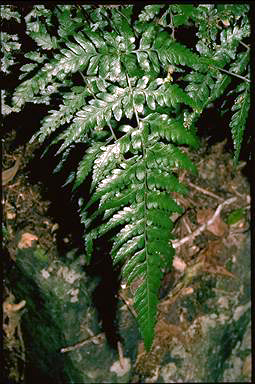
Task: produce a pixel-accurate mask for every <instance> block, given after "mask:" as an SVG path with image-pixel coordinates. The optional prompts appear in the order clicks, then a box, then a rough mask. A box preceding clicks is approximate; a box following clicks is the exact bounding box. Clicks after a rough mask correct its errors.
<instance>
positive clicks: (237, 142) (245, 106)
mask: <svg viewBox="0 0 255 384" xmlns="http://www.w3.org/2000/svg"><path fill="white" fill-rule="evenodd" d="M237 92H239V93H240V95H239V96H238V97H237V98H236V100H235V103H234V105H233V107H232V108H231V109H232V111H236V112H235V113H234V114H233V116H232V118H231V121H230V124H229V125H230V127H231V133H232V137H233V142H234V148H235V157H234V160H235V163H237V161H238V159H239V154H240V149H241V144H242V141H243V135H244V129H245V125H246V121H247V117H248V113H249V109H250V88H249V84H247V83H242V84H240V86H239V87H238V89H237Z"/></svg>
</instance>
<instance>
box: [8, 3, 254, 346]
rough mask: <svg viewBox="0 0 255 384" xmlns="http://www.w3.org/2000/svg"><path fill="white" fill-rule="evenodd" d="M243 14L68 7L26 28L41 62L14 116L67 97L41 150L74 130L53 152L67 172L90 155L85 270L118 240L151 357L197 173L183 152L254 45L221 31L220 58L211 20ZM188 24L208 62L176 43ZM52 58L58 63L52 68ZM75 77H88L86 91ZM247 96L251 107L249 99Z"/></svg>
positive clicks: (44, 132)
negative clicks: (74, 158)
mask: <svg viewBox="0 0 255 384" xmlns="http://www.w3.org/2000/svg"><path fill="white" fill-rule="evenodd" d="M219 7H220V6H219ZM239 7H241V8H242V7H244V8H242V9H241V10H240V9H239V8H238V9H237V8H234V6H232V8H231V7H228V5H226V6H223V8H222V9H221V10H220V9H219V11H218V13H217V15H218V18H215V12H214V9H215V8H214V6H210V7H209V6H208V7H207V6H202V5H199V6H193V5H149V6H146V7H145V8H144V9H143V10H142V11H141V12H140V13H139V15H138V17H137V19H135V16H133V8H134V7H133V6H131V5H128V6H124V7H120V6H117V7H114V6H97V7H96V6H90V5H80V6H72V5H59V6H56V8H55V9H54V10H53V11H50V10H49V9H47V8H45V7H44V6H42V5H37V6H34V7H33V10H32V11H31V12H30V13H29V15H27V16H26V23H27V33H28V35H29V36H30V37H31V38H32V39H34V40H35V42H36V43H37V45H38V46H39V47H40V49H41V50H42V51H43V53H42V55H40V54H39V53H38V51H34V52H29V53H27V54H26V57H27V58H28V59H30V60H33V61H34V62H35V63H33V64H31V65H30V66H29V65H28V64H26V65H24V66H23V67H22V71H23V72H25V73H23V74H22V75H21V77H20V78H22V79H23V78H24V77H25V78H26V76H27V75H29V74H30V71H35V69H36V72H35V73H34V74H33V76H32V77H30V78H28V79H27V80H23V82H22V83H21V84H20V85H19V86H18V87H17V89H16V90H15V92H14V95H13V107H12V110H13V111H19V110H20V109H21V108H22V106H23V105H24V104H25V103H27V102H33V103H45V104H49V103H50V100H51V97H52V96H54V94H55V93H57V92H58V94H59V95H62V100H63V101H62V102H61V103H60V105H59V107H58V109H56V110H51V111H50V113H49V114H48V116H46V117H45V118H44V120H43V122H42V126H41V128H40V130H39V131H38V132H37V133H36V134H35V135H34V136H33V140H35V139H37V140H39V141H40V142H42V141H43V140H44V139H45V138H47V137H48V136H49V135H51V134H52V133H54V132H55V131H56V130H57V129H59V127H61V126H63V127H64V129H62V132H61V133H60V134H59V135H58V136H57V137H56V138H55V139H54V140H53V141H52V144H53V143H54V144H58V143H59V149H58V153H59V154H62V160H61V163H60V165H59V167H58V168H61V167H63V165H64V163H65V161H68V155H69V152H70V148H72V146H73V145H75V144H76V143H77V142H82V143H86V145H87V146H88V149H87V150H86V152H85V154H84V157H83V158H82V160H81V162H80V163H79V166H78V169H77V170H76V171H74V172H73V173H72V174H71V175H70V177H69V178H68V180H67V182H73V188H74V190H75V189H77V188H78V187H80V186H81V185H82V184H83V183H84V182H85V180H86V179H87V177H88V176H89V180H90V179H91V186H90V199H89V201H82V199H80V200H79V201H80V202H81V203H80V214H81V220H82V222H83V223H84V225H85V235H84V237H85V244H86V260H87V262H88V263H89V261H90V259H91V256H92V254H93V242H94V240H95V239H97V238H98V237H100V236H103V235H104V234H106V233H107V232H109V231H110V233H111V234H113V235H112V239H111V241H112V248H111V256H112V259H113V262H114V264H117V263H121V265H122V276H123V279H125V280H126V281H127V283H128V284H130V283H132V282H133V281H134V280H137V281H138V282H139V285H138V288H137V289H136V292H135V297H134V307H135V310H136V312H137V318H138V322H139V325H140V329H141V333H142V336H143V339H144V343H145V347H146V349H149V348H150V347H151V345H152V342H153V337H154V326H155V322H156V315H157V302H158V290H159V286H160V281H161V277H162V275H163V273H164V272H165V271H166V270H168V269H170V268H171V264H172V259H173V256H174V248H173V247H172V245H171V239H172V236H171V231H172V229H173V221H172V220H171V217H172V214H173V213H174V212H178V213H181V212H182V208H181V207H180V206H179V205H178V204H177V202H176V199H175V198H174V197H173V196H176V195H174V194H173V193H175V194H176V193H180V194H185V193H187V190H186V188H185V187H184V186H183V185H182V184H181V183H179V181H178V176H177V175H178V170H179V169H186V170H188V171H192V172H194V171H195V167H194V165H193V164H192V162H191V161H190V159H189V158H188V156H187V155H186V154H185V153H184V152H182V146H184V145H186V146H190V147H191V148H197V146H198V145H199V141H198V139H197V137H196V132H195V131H196V130H195V125H194V124H195V121H196V119H197V118H198V117H199V115H200V114H201V112H202V111H203V109H204V108H206V107H207V106H208V104H209V103H211V102H212V101H214V100H215V99H216V98H218V97H220V96H221V95H222V94H223V93H224V91H225V90H226V89H227V87H228V85H229V83H230V78H229V75H227V74H226V73H224V72H223V73H222V69H223V67H224V65H225V64H226V63H227V64H228V63H229V62H230V61H231V55H232V58H233V55H235V53H234V52H235V51H236V48H237V46H238V44H239V42H240V40H241V39H242V38H243V37H245V36H246V35H247V33H248V32H247V29H246V30H245V32H242V33H241V32H240V33H239V34H237V35H235V34H234V33H232V34H231V33H229V34H228V39H227V38H226V34H225V31H223V34H222V36H221V40H222V46H223V48H222V49H221V50H218V51H217V54H215V51H214V50H213V49H212V48H211V47H212V45H211V41H212V40H213V39H214V36H216V34H215V35H213V32H212V31H213V28H214V27H215V25H214V24H212V26H211V28H212V31H211V30H209V32H210V33H211V35H210V33H209V32H208V29H206V28H205V22H204V20H205V19H206V18H208V20H211V21H212V23H216V22H218V21H219V19H222V20H225V19H226V18H227V17H228V18H231V17H235V14H236V13H237V14H238V12H239V14H240V12H243V13H245V12H247V9H246V8H245V6H239ZM239 14H238V15H239ZM52 15H54V17H55V21H56V20H57V22H58V29H57V38H56V37H55V36H52V35H51V33H52V34H53V32H52V30H51V28H52V21H51V16H52ZM219 15H220V16H219ZM239 17H240V16H239ZM42 19H43V20H44V24H43V25H42V23H43V22H42ZM169 19H170V20H171V23H170V24H169V21H168V20H169ZM188 22H189V23H190V22H196V23H197V25H198V32H197V36H198V43H197V51H198V53H194V52H193V51H192V50H191V49H188V48H187V47H185V45H183V44H181V43H179V42H177V41H176V39H175V36H174V32H175V29H176V28H178V27H179V26H181V25H185V24H187V23H188ZM244 22H245V21H244ZM246 24H247V20H246ZM169 28H170V29H171V31H172V32H171V33H170V32H169ZM214 31H215V30H214ZM54 33H56V31H55V32H54ZM208 33H209V35H208V36H207V34H208ZM214 33H215V32H214ZM245 34H246V35H245ZM229 36H230V37H229ZM215 39H216V37H215ZM231 39H232V40H231ZM224 44H225V45H224ZM230 45H231V46H230ZM230 49H231V52H232V53H231V55H230V54H229V56H228V53H229V52H230ZM51 50H52V51H53V53H54V54H53V56H51V57H48V56H47V55H48V51H51ZM240 60H242V66H241V64H240V66H239V68H235V69H233V72H234V71H236V73H237V72H238V71H239V74H240V75H241V74H242V73H243V74H244V75H245V74H246V71H247V70H248V69H247V68H248V62H247V60H246V61H245V63H244V60H243V58H241V57H240ZM223 71H224V69H223ZM182 72H185V73H184V76H183V77H181V76H182ZM225 72H226V71H225ZM73 74H78V76H79V77H80V82H79V84H77V81H76V84H75V82H74V80H73V78H72V76H73ZM175 74H177V77H176V79H177V81H174V76H175ZM180 75H181V76H180ZM239 77H240V76H239ZM241 77H242V78H243V79H245V80H247V78H245V77H244V76H241ZM185 87H186V88H185ZM67 88H68V89H69V91H68V92H67V91H66V89H67ZM239 88H240V89H239V92H243V91H244V98H245V97H246V99H245V100H247V97H248V88H247V87H246V88H245V87H244V86H240V87H239ZM244 88H245V89H244ZM245 95H246V96H245ZM242 101H243V99H242V97H241V96H240V97H239V99H238V103H237V104H238V105H236V107H235V109H239V110H240V109H241V111H242V112H241V117H240V113H238V112H236V114H235V115H234V116H233V119H232V122H231V124H232V125H231V126H232V130H233V133H234V137H238V144H237V145H239V144H240V141H241V138H242V132H241V133H240V131H238V130H237V128H236V127H237V124H238V122H239V121H240V118H242V124H244V123H245V119H246V117H247V110H248V109H247V108H248V106H247V105H246V104H245V106H244V107H243V109H242V105H243V104H242ZM246 103H247V102H246ZM239 110H238V111H239ZM238 135H239V136H238ZM237 150H240V146H238V147H237ZM98 219H99V220H98ZM98 223H99V224H98Z"/></svg>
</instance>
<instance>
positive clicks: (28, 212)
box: [2, 131, 251, 383]
mask: <svg viewBox="0 0 255 384" xmlns="http://www.w3.org/2000/svg"><path fill="white" fill-rule="evenodd" d="M14 137H15V131H13V132H11V133H9V134H8V135H7V137H6V138H5V143H4V146H3V158H2V161H3V166H2V169H3V171H2V181H3V184H5V185H3V191H2V205H3V224H2V232H3V247H4V274H6V275H5V276H4V301H3V314H4V320H3V321H4V323H3V329H4V351H5V352H6V358H5V370H6V372H7V373H6V374H7V376H8V377H9V379H11V380H13V381H14V382H17V383H18V382H22V381H23V380H24V369H25V368H24V367H25V365H26V344H25V343H24V340H23V335H22V325H21V319H22V314H23V312H24V310H25V308H26V300H25V298H23V300H20V301H18V300H17V298H16V297H15V295H14V294H13V291H12V286H10V283H9V281H8V273H9V271H10V269H11V268H13V266H15V262H16V253H17V249H25V248H30V247H32V246H33V247H38V248H41V249H44V250H45V252H47V254H49V255H50V261H52V260H56V259H58V257H59V250H58V245H57V234H58V231H59V229H61V228H60V226H61V224H60V223H58V222H57V221H56V218H54V217H52V216H51V215H49V210H48V208H49V206H50V204H51V203H52V202H51V201H47V200H45V199H44V197H43V194H42V189H43V188H44V186H43V185H40V184H38V183H36V184H34V183H31V182H30V178H29V172H30V164H31V163H32V162H33V157H34V151H35V149H36V145H35V144H33V145H27V146H26V148H25V150H24V148H22V147H18V148H15V150H14V151H13V152H12V153H10V148H11V143H12V141H13V139H14ZM225 144H226V142H225V141H224V142H221V143H217V144H215V145H213V146H211V147H210V148H209V147H208V146H207V144H206V141H204V145H202V149H201V150H200V151H198V152H197V153H189V156H190V157H191V159H192V160H193V162H194V163H195V165H196V167H197V170H198V175H190V174H188V173H187V172H186V171H182V172H180V173H179V178H180V180H181V181H182V182H183V183H184V184H185V185H186V186H187V187H188V189H189V195H188V196H186V197H181V196H180V195H176V196H175V198H176V200H177V202H179V203H180V204H181V205H182V206H183V207H184V208H185V212H184V214H183V215H179V216H178V215H176V216H175V217H173V220H174V221H175V223H176V225H175V230H174V235H175V236H176V240H174V241H173V244H174V247H175V249H176V256H175V258H174V262H173V268H172V271H171V272H167V273H166V274H165V276H164V279H163V281H162V284H161V289H160V304H159V314H158V321H157V325H156V336H155V341H154V344H153V347H152V350H151V352H150V354H149V355H148V354H146V353H145V352H144V349H143V343H142V342H141V341H140V342H139V341H137V345H138V347H137V348H138V349H137V355H136V361H135V362H134V364H133V370H132V372H133V373H132V377H130V378H129V380H130V382H139V380H140V382H142V380H145V382H159V381H158V380H159V377H161V380H167V379H166V376H167V375H168V376H167V377H168V379H169V380H170V382H171V380H177V379H178V378H176V377H175V376H174V375H177V374H176V372H175V368H176V366H175V362H174V361H172V360H171V361H170V360H169V361H168V371H166V368H164V369H163V368H162V366H163V360H164V359H165V354H166V352H167V351H168V352H169V348H170V346H171V345H172V343H173V339H174V340H176V339H177V340H178V341H179V342H181V343H182V345H186V344H188V343H191V342H192V340H191V339H192V336H191V334H190V333H189V332H190V325H191V324H193V325H194V322H196V321H197V319H198V318H201V316H202V315H203V314H204V313H205V312H204V311H205V309H204V308H205V307H204V306H205V304H206V305H207V304H208V303H207V299H208V297H209V296H206V294H207V293H206V292H207V291H208V289H209V288H208V286H206V285H205V284H204V286H203V282H204V280H203V279H201V276H206V278H207V280H206V281H207V283H208V282H209V281H210V278H211V277H213V278H214V279H225V280H226V281H232V280H233V281H234V280H235V279H237V276H236V274H235V268H234V265H235V263H237V257H236V256H235V255H236V253H237V252H238V251H239V250H240V249H242V247H243V243H244V241H245V239H246V236H247V233H248V232H249V230H250V185H249V182H248V180H247V178H246V177H245V176H244V174H243V169H244V168H245V167H246V164H245V163H244V162H241V163H240V164H239V165H238V166H237V168H236V169H234V166H233V158H232V155H231V154H230V153H228V152H226V151H225V149H224V146H225ZM184 150H185V151H186V150H187V149H185V148H184ZM17 159H20V162H18V163H16V168H12V167H13V166H15V161H16V160H17ZM42 163H43V159H42ZM6 170H7V171H9V173H7V172H6ZM72 236H73V234H72V233H70V234H68V235H67V236H65V237H64V238H63V239H62V240H63V242H64V243H66V244H68V243H71V242H72ZM230 284H231V283H230ZM134 288H135V283H134V284H133V285H132V286H131V287H130V289H128V288H126V287H125V286H122V288H121V289H120V292H119V298H120V301H122V305H124V306H125V307H126V308H127V310H130V311H132V303H133V301H132V292H133V290H134ZM216 289H217V287H216V286H215V285H214V286H213V287H211V288H210V289H209V290H210V292H211V291H212V290H216ZM206 290H207V291H206ZM194 297H195V299H196V300H195V299H194ZM192 298H193V299H192ZM209 299H210V297H209ZM183 303H184V304H185V303H186V305H184V304H183ZM187 303H188V304H189V305H188V304H187ZM219 304H220V303H219ZM221 304H222V305H223V306H224V302H223V299H222V303H221ZM194 306H195V307H196V308H194ZM133 315H134V316H135V313H133ZM200 325H201V324H200ZM102 331H103V330H102ZM193 331H194V329H193ZM172 347H173V346H172ZM77 348H78V347H77ZM122 353H124V355H125V350H124V352H123V351H122V350H121V347H120V349H119V355H120V360H121V359H123V356H121V355H122ZM246 357H247V356H246ZM246 357H245V358H246ZM245 358H244V360H243V361H242V366H241V368H240V369H241V371H242V374H243V377H244V378H245V377H246V378H247V379H249V378H250V375H251V366H250V365H249V364H250V363H249V362H250V360H247V359H246V360H245ZM248 358H250V357H249V356H248ZM171 364H172V365H171ZM177 366H178V364H177ZM170 368H171V369H172V370H173V372H172V373H171V372H170V371H169V370H170ZM171 374H172V375H173V376H171ZM160 375H161V376H160ZM164 375H165V376H164ZM162 377H163V379H162ZM173 377H175V379H174V378H173ZM194 377H195V376H193V378H194ZM186 379H187V380H188V378H187V377H186ZM164 382H167V381H164ZM172 382H174V381H172Z"/></svg>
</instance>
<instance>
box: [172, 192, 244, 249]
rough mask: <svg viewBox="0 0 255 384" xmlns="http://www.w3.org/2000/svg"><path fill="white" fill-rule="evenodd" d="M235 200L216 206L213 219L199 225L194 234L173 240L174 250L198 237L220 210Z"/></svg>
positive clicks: (232, 198) (231, 199)
mask: <svg viewBox="0 0 255 384" xmlns="http://www.w3.org/2000/svg"><path fill="white" fill-rule="evenodd" d="M236 200H237V197H231V198H230V199H228V200H225V201H224V202H223V203H221V204H220V205H218V207H217V209H216V211H215V212H214V215H213V217H212V218H211V219H210V220H208V221H207V222H206V223H205V224H203V225H201V226H200V227H199V228H197V229H196V230H195V231H194V232H192V233H191V234H190V235H188V236H185V237H183V238H182V239H181V240H173V241H172V245H173V247H174V248H178V247H180V246H181V245H182V244H184V243H186V242H187V241H190V240H193V239H194V238H195V237H197V236H198V235H200V233H201V232H203V231H204V230H205V229H206V228H207V227H208V226H209V225H211V224H212V223H213V222H214V220H215V219H216V217H217V216H218V215H219V214H220V212H221V210H222V208H223V207H224V206H225V205H228V204H232V203H233V202H234V201H236Z"/></svg>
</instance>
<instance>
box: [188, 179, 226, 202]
mask: <svg viewBox="0 0 255 384" xmlns="http://www.w3.org/2000/svg"><path fill="white" fill-rule="evenodd" d="M189 185H190V186H191V187H193V188H195V189H197V190H198V191H200V192H202V193H204V194H205V195H208V196H211V197H214V198H215V199H218V200H220V201H224V199H223V198H222V197H220V196H218V195H216V194H215V193H213V192H210V191H208V190H207V189H204V188H201V187H198V186H197V185H195V184H193V183H191V182H190V181H189Z"/></svg>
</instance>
